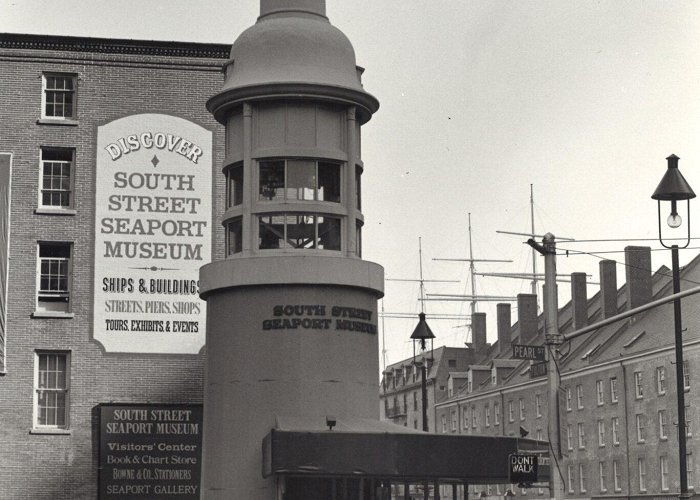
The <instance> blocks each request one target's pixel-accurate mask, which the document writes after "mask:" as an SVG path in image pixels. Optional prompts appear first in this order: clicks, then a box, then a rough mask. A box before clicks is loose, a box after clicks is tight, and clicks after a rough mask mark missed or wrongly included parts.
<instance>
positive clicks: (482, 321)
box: [472, 312, 486, 356]
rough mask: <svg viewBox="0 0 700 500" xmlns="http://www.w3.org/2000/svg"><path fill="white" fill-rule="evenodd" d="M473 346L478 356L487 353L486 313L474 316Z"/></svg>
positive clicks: (477, 313)
mask: <svg viewBox="0 0 700 500" xmlns="http://www.w3.org/2000/svg"><path fill="white" fill-rule="evenodd" d="M472 346H473V347H474V351H475V353H476V355H477V356H481V355H482V354H483V353H484V352H485V351H486V313H482V312H475V313H474V314H472Z"/></svg>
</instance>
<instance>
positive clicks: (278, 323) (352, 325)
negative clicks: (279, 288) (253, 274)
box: [262, 304, 377, 334]
mask: <svg viewBox="0 0 700 500" xmlns="http://www.w3.org/2000/svg"><path fill="white" fill-rule="evenodd" d="M272 316H273V317H272V318H269V319H265V320H263V322H262V329H263V330H297V329H304V330H348V331H354V332H364V333H370V334H376V333H377V324H376V320H375V319H374V318H373V316H374V314H373V312H372V311H368V310H367V309H360V308H357V307H346V306H338V305H333V306H326V305H319V304H313V305H308V304H307V305H303V304H280V305H276V306H274V307H273V308H272Z"/></svg>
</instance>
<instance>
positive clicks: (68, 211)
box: [34, 208, 77, 215]
mask: <svg viewBox="0 0 700 500" xmlns="http://www.w3.org/2000/svg"><path fill="white" fill-rule="evenodd" d="M34 213H35V214H39V215H75V214H76V213H77V211H76V210H74V209H72V208H37V209H35V210H34Z"/></svg>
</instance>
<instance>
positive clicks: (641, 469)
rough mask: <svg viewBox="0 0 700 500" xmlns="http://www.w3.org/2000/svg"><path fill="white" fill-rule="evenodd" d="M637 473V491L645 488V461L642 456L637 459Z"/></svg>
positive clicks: (642, 490)
mask: <svg viewBox="0 0 700 500" xmlns="http://www.w3.org/2000/svg"><path fill="white" fill-rule="evenodd" d="M637 475H638V477H639V491H641V492H644V491H646V490H647V462H646V459H645V458H644V457H639V458H638V459H637Z"/></svg>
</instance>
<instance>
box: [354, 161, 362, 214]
mask: <svg viewBox="0 0 700 500" xmlns="http://www.w3.org/2000/svg"><path fill="white" fill-rule="evenodd" d="M355 208H357V209H358V210H362V168H360V167H359V166H355Z"/></svg>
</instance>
